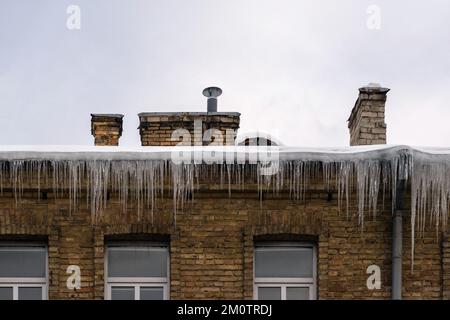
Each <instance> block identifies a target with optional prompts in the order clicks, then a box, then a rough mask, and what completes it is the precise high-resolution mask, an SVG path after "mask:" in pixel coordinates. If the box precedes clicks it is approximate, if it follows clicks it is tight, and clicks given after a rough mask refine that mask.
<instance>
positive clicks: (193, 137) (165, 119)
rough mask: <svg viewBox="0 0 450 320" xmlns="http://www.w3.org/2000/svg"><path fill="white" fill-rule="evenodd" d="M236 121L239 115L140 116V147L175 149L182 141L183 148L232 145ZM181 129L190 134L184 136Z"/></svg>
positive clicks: (145, 114)
mask: <svg viewBox="0 0 450 320" xmlns="http://www.w3.org/2000/svg"><path fill="white" fill-rule="evenodd" d="M239 121H240V114H239V113H237V112H209V113H206V112H168V113H160V112H151V113H140V114H139V122H140V124H139V132H140V135H141V144H142V145H143V146H175V145H178V144H180V142H181V141H183V142H184V144H185V145H200V146H201V145H209V144H210V143H211V142H215V143H216V144H217V143H219V144H220V145H234V140H235V138H236V136H235V134H236V132H237V129H238V128H239ZM209 129H215V130H218V131H217V132H219V133H220V135H221V139H222V141H220V140H219V139H218V138H214V132H213V131H212V130H209ZM176 130H178V131H176ZM182 130H186V132H187V133H189V135H188V136H185V133H186V132H184V131H182ZM208 130H209V131H208ZM174 133H176V134H174ZM173 134H174V136H173ZM182 139H183V140H182ZM215 139H217V140H215Z"/></svg>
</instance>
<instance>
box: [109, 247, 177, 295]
mask: <svg viewBox="0 0 450 320" xmlns="http://www.w3.org/2000/svg"><path fill="white" fill-rule="evenodd" d="M118 247H120V248H124V249H130V250H135V249H139V248H152V247H154V249H162V248H164V249H165V250H167V252H168V255H167V277H109V276H108V257H109V249H110V248H118ZM104 270H105V299H106V300H111V288H112V287H134V299H135V300H140V298H141V290H140V289H141V287H162V288H163V299H164V300H169V299H170V246H169V245H168V244H167V243H155V242H119V243H112V244H107V245H106V248H105V267H104Z"/></svg>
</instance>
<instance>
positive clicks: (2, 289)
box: [0, 244, 48, 300]
mask: <svg viewBox="0 0 450 320" xmlns="http://www.w3.org/2000/svg"><path fill="white" fill-rule="evenodd" d="M47 278H48V277H47V248H46V247H45V246H44V245H26V246H24V245H22V244H17V245H15V244H12V245H0V300H43V299H47Z"/></svg>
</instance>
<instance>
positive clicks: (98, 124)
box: [91, 114, 123, 146]
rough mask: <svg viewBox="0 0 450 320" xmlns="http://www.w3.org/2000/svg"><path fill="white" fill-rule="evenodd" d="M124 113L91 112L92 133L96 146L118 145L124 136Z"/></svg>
mask: <svg viewBox="0 0 450 320" xmlns="http://www.w3.org/2000/svg"><path fill="white" fill-rule="evenodd" d="M122 122H123V115H122V114H91V133H92V135H93V136H94V139H95V141H94V143H95V145H96V146H118V145H119V138H120V137H121V136H122Z"/></svg>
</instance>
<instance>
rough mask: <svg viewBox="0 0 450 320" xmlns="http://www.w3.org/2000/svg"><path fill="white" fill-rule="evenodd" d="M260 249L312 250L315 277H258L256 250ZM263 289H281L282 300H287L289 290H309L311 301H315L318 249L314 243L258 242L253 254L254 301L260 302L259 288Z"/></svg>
mask: <svg viewBox="0 0 450 320" xmlns="http://www.w3.org/2000/svg"><path fill="white" fill-rule="evenodd" d="M260 247H274V248H280V249H282V248H283V247H301V248H310V249H312V253H313V269H312V270H313V277H312V278H269V277H256V269H255V268H256V250H257V248H260ZM260 287H263V288H267V287H276V288H281V300H286V292H287V288H289V287H294V288H309V299H310V300H315V299H317V298H316V295H317V294H316V292H317V249H316V246H315V245H314V244H312V243H304V242H284V241H278V242H276V241H274V242H259V243H258V242H257V243H256V244H255V246H254V254H253V299H254V300H258V288H260Z"/></svg>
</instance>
